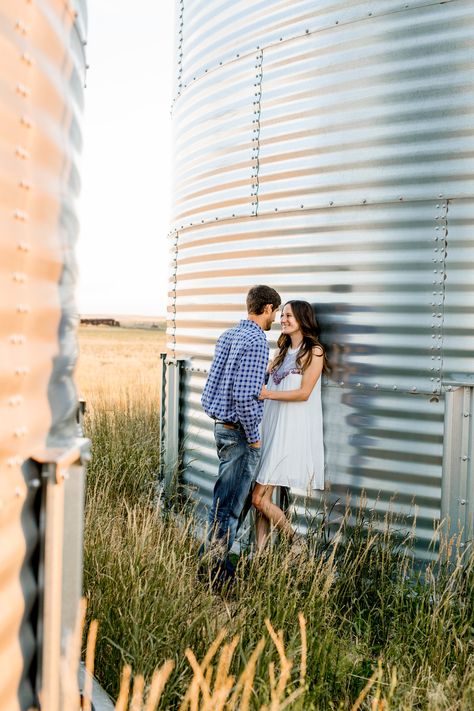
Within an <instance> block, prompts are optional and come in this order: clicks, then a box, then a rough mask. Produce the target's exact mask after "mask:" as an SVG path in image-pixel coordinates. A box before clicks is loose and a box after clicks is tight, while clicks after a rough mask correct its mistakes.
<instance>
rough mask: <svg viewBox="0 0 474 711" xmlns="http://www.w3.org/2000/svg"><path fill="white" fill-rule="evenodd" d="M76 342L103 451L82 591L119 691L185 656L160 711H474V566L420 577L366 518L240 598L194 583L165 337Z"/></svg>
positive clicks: (266, 575) (457, 563)
mask: <svg viewBox="0 0 474 711" xmlns="http://www.w3.org/2000/svg"><path fill="white" fill-rule="evenodd" d="M79 335H80V341H81V351H82V356H81V364H80V370H79V382H80V384H81V388H82V391H83V393H84V395H85V397H86V399H88V400H89V401H90V402H91V407H90V408H89V410H88V413H87V415H86V419H85V427H86V434H87V435H88V436H89V437H90V438H91V439H92V451H93V459H92V462H91V465H90V467H89V471H88V484H87V496H86V520H85V550H84V588H85V593H86V595H87V597H88V600H89V610H88V614H89V618H92V617H95V618H97V619H98V620H99V635H98V644H97V657H96V674H97V677H98V679H99V681H100V682H101V683H102V685H103V686H104V687H105V688H106V690H107V691H108V692H109V693H110V694H111V695H112V696H114V697H116V696H117V695H118V692H119V675H120V670H121V668H122V666H123V665H124V664H129V665H130V666H131V667H132V669H133V671H134V672H138V673H143V674H144V676H145V679H148V680H150V679H151V677H152V674H153V671H154V670H155V668H156V667H160V666H161V665H162V664H164V662H165V661H166V660H172V662H173V665H174V668H173V671H172V672H171V673H170V676H169V679H168V681H167V683H166V685H165V686H164V689H163V694H162V699H161V705H160V707H159V708H160V709H183V711H184V710H185V709H188V708H189V709H192V710H193V711H198V710H199V711H203V710H204V709H207V710H208V711H214V710H215V709H221V710H222V711H224V709H229V710H230V709H239V711H245V709H260V711H263V710H264V709H265V710H266V711H270V710H271V711H277V710H280V711H281V709H283V708H290V709H295V711H312V710H313V711H326V710H328V711H330V710H336V709H337V710H338V711H343V710H345V709H348V710H350V711H357V710H358V709H364V710H367V711H369V710H370V711H388V710H389V709H392V710H395V709H397V710H398V709H400V710H401V711H408V710H411V709H422V710H426V711H471V710H472V709H473V708H474V595H473V589H474V559H473V558H472V557H471V558H470V559H467V558H466V559H463V558H461V557H460V556H459V555H458V556H456V551H455V545H454V554H453V556H452V557H451V558H449V559H448V558H447V557H445V558H444V559H442V560H441V562H440V563H439V564H438V565H432V566H431V567H429V568H427V569H424V570H421V571H420V570H419V569H417V567H416V566H415V564H414V561H413V558H412V556H411V554H410V540H409V539H408V540H406V541H404V542H403V543H404V544H405V545H401V542H400V540H399V538H398V537H397V536H396V535H394V532H393V530H392V529H391V528H390V525H389V522H387V530H386V531H385V533H378V532H377V530H376V529H375V527H374V525H373V521H371V520H370V519H366V518H364V516H363V515H362V514H361V515H359V519H358V523H357V525H356V526H355V528H354V529H352V530H349V529H346V528H345V527H342V528H341V530H340V533H339V535H338V536H336V537H334V538H332V539H331V540H328V537H327V535H326V531H325V529H324V526H322V527H320V528H318V529H315V530H313V531H312V532H311V535H310V538H309V548H308V553H307V554H306V555H303V556H302V557H300V558H297V559H295V558H294V557H292V556H291V555H290V553H289V551H288V550H287V549H286V548H285V546H284V545H281V546H276V547H275V548H273V549H272V550H271V551H269V552H268V553H267V554H266V555H265V556H264V557H263V558H261V559H260V560H257V561H252V560H250V559H248V558H245V557H244V558H243V559H242V560H241V561H240V563H239V568H238V576H237V581H236V585H235V588H234V589H233V590H232V591H231V593H230V594H229V595H228V596H225V595H224V596H222V595H216V594H214V593H213V592H212V589H211V588H210V586H209V584H207V583H206V582H202V581H199V580H198V579H197V576H196V567H197V548H198V541H197V540H196V538H195V536H194V535H193V519H192V517H190V516H189V514H188V513H187V512H186V513H185V512H184V511H181V512H179V515H177V512H176V510H173V509H170V508H166V507H163V506H157V501H156V479H157V472H158V466H159V446H158V437H159V414H158V402H159V401H158V399H157V398H158V397H159V389H160V388H159V375H160V373H159V369H160V359H159V353H160V350H161V348H162V345H163V337H162V334H159V333H156V332H153V331H151V332H142V331H139V332H135V331H133V330H126V329H124V330H123V331H122V330H120V329H118V330H116V329H111V328H109V329H107V328H105V329H103V328H97V327H93V328H85V329H81V330H80V334H79ZM301 613H302V615H303V617H304V620H305V623H304V629H303V628H302V622H301V621H302V619H303V618H301V617H299V615H300V614H301ZM270 624H271V625H272V626H273V627H271V626H269V625H270ZM222 630H224V631H222ZM272 630H273V636H272ZM219 635H221V636H220V637H219ZM216 638H217V642H216V643H215V644H214V641H215V640H216ZM190 650H192V652H191V651H190ZM212 655H213V656H212ZM211 656H212V659H211V658H210V657H211ZM196 660H198V661H201V660H204V662H203V665H202V666H201V667H197V666H196V665H197V661H196ZM139 678H140V677H138V679H139ZM239 679H240V682H239ZM245 680H247V681H245ZM137 683H138V682H137ZM239 683H240V686H239ZM245 689H246V691H245V693H247V696H244V690H245ZM198 698H199V700H198ZM123 708H124V707H123ZM134 708H136V709H138V708H140V705H137V704H135V706H134Z"/></svg>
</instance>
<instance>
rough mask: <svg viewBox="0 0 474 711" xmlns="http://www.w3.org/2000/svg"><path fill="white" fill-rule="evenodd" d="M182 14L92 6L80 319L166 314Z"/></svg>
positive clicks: (106, 0)
mask: <svg viewBox="0 0 474 711" xmlns="http://www.w3.org/2000/svg"><path fill="white" fill-rule="evenodd" d="M174 6H175V3H174V0H134V2H133V3H131V2H130V0H92V1H91V2H89V3H88V20H89V29H88V38H87V47H86V50H87V63H88V65H89V69H88V72H87V88H86V90H85V111H84V120H83V137H84V147H83V154H82V159H81V164H80V165H81V178H82V194H81V198H80V201H79V206H78V210H79V220H80V224H81V229H80V238H79V243H78V246H77V258H78V265H79V286H78V291H77V302H78V309H79V313H80V314H110V315H114V314H116V315H120V314H137V315H150V316H161V315H164V314H165V313H166V298H167V297H166V292H167V273H168V244H167V242H168V240H167V234H168V231H169V216H170V201H171V148H172V145H171V144H172V134H171V115H170V107H171V101H172V86H173V69H174V56H173V53H174Z"/></svg>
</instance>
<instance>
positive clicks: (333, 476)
mask: <svg viewBox="0 0 474 711" xmlns="http://www.w3.org/2000/svg"><path fill="white" fill-rule="evenodd" d="M315 5H316V4H315V3H313V2H303V1H299V2H293V3H290V4H289V3H287V2H280V1H277V0H275V1H273V2H268V1H266V2H252V3H251V2H248V1H246V0H238V1H237V2H230V1H229V0H211V1H209V0H207V1H204V0H181V1H180V2H179V3H177V8H178V43H177V54H178V59H177V87H176V100H175V103H174V119H175V127H176V143H175V148H176V159H175V217H174V223H173V228H172V232H171V238H172V253H173V271H172V277H171V290H170V322H169V329H168V333H169V346H170V350H171V352H172V353H174V354H176V355H181V356H182V355H184V356H186V357H188V360H187V365H186V373H187V376H186V378H185V385H184V387H185V396H184V401H185V407H184V408H183V412H182V417H183V429H184V433H185V436H184V448H185V463H186V464H187V468H186V473H185V477H186V479H187V481H189V483H190V484H191V485H193V486H196V487H197V489H198V496H199V497H200V498H201V500H202V502H204V503H207V502H209V500H210V496H211V493H212V487H213V478H212V476H213V474H215V471H216V457H215V453H214V446H213V438H212V428H211V425H210V422H209V421H208V420H207V419H206V417H205V416H204V415H203V414H202V412H201V409H200V403H199V401H200V394H201V391H202V387H203V384H204V382H205V378H206V371H207V369H208V367H209V364H210V360H211V358H212V354H213V349H214V345H215V341H216V339H217V337H218V335H219V334H220V333H221V331H222V330H224V329H225V328H226V327H229V326H230V325H232V324H233V323H234V322H235V321H236V320H238V319H239V318H240V317H242V315H243V314H244V313H245V311H244V300H245V293H246V291H247V289H248V288H249V287H250V286H251V285H253V284H255V283H268V284H270V285H271V286H274V287H275V288H277V289H278V290H279V291H280V293H281V294H282V297H283V299H284V300H285V299H288V298H291V297H300V298H305V299H308V300H309V301H311V302H313V303H315V304H316V305H317V309H318V311H319V313H320V320H321V323H322V325H323V336H324V339H325V340H326V343H327V345H328V346H329V347H330V349H331V360H332V365H333V372H332V376H331V378H330V379H326V382H325V383H324V388H323V392H324V395H323V397H324V415H325V419H324V422H325V446H326V462H327V477H326V480H327V488H328V493H327V497H328V499H329V501H334V500H335V499H337V498H339V499H341V498H342V499H344V498H345V493H346V492H347V491H350V492H351V493H352V494H354V495H355V496H358V495H359V494H360V493H361V491H362V490H365V491H366V492H367V495H368V505H372V503H373V502H374V501H375V500H376V499H377V500H378V504H377V505H378V507H379V509H380V510H381V511H385V510H388V509H389V508H390V507H392V508H398V510H400V509H401V510H402V511H404V512H405V513H408V514H410V515H411V514H413V513H415V510H416V509H415V507H414V504H413V500H414V498H416V504H417V506H418V509H417V514H418V535H419V552H420V555H425V554H426V549H427V546H428V543H429V541H430V539H431V535H432V530H433V520H436V519H438V518H439V516H440V511H441V490H442V473H443V429H444V391H445V387H452V385H450V384H449V383H451V381H454V379H455V376H456V378H457V380H458V381H461V382H464V383H465V382H466V379H468V380H470V381H471V382H472V381H473V378H474V363H473V360H472V358H471V354H472V346H473V340H472V315H473V307H474V303H473V300H472V294H473V286H472V284H473V278H472V277H473V241H472V239H470V235H471V230H472V227H471V226H472V217H473V214H472V204H473V203H472V196H473V195H474V169H473V167H474V164H473V148H474V131H473V128H472V117H473V113H474V91H473V85H472V72H473V69H474V40H473V37H474V34H473V30H474V8H473V5H472V3H471V2H466V1H465V0H452V1H451V2H447V3H433V2H420V1H418V2H415V1H413V2H403V3H401V2H392V1H391V0H379V1H378V2H377V1H372V2H368V1H367V2H342V1H339V2H330V1H329V0H327V1H323V2H320V3H317V7H315ZM278 330H279V329H278V328H277V327H274V329H273V332H272V337H273V340H275V339H276V337H277V336H278ZM448 381H449V383H448ZM394 499H396V501H397V503H393V500H394ZM298 503H299V507H298V511H299V515H300V517H301V522H303V521H302V517H303V513H304V508H303V502H298ZM318 506H319V504H318V502H313V503H312V504H311V505H310V508H311V509H312V510H313V511H314V510H315V509H316V508H317V507H318Z"/></svg>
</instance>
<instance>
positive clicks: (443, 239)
mask: <svg viewBox="0 0 474 711" xmlns="http://www.w3.org/2000/svg"><path fill="white" fill-rule="evenodd" d="M448 211H449V200H448V198H446V207H445V208H444V213H443V216H442V229H443V235H442V237H441V238H440V240H439V249H440V250H441V249H442V250H443V255H442V270H441V285H440V286H441V289H440V292H439V296H440V297H441V298H440V302H439V320H440V326H439V334H440V336H441V338H440V341H441V343H440V345H441V351H440V357H441V361H440V364H439V379H440V380H439V391H441V387H442V383H443V381H444V346H445V342H444V335H445V334H444V307H445V302H446V279H447V277H448V275H447V271H446V256H447V252H448ZM440 261H441V260H440Z"/></svg>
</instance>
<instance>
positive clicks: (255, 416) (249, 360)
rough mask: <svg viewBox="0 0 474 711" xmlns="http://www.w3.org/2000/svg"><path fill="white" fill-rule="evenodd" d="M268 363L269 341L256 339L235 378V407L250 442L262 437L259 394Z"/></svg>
mask: <svg viewBox="0 0 474 711" xmlns="http://www.w3.org/2000/svg"><path fill="white" fill-rule="evenodd" d="M267 364H268V345H267V342H266V341H263V340H261V341H254V342H252V343H251V344H250V345H249V347H248V348H247V349H246V350H245V352H244V354H243V355H242V358H241V360H240V364H239V368H238V370H237V373H236V375H235V379H234V387H233V396H234V403H235V409H236V413H237V417H238V419H239V422H240V424H241V425H242V427H243V428H244V431H245V436H246V438H247V442H249V444H255V443H258V442H259V439H260V435H259V431H258V426H259V424H260V422H261V419H262V406H261V404H260V403H259V402H258V396H259V394H260V391H261V389H262V385H263V382H264V380H265V371H266V368H267Z"/></svg>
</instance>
